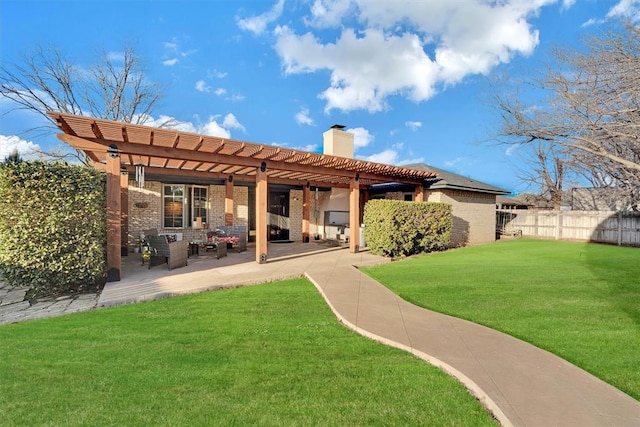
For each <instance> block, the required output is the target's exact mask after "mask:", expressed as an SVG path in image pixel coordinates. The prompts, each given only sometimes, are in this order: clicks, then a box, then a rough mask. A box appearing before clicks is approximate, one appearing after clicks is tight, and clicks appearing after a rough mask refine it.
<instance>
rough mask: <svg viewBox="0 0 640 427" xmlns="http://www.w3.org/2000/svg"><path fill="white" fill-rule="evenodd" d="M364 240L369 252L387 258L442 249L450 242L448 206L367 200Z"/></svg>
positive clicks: (449, 210)
mask: <svg viewBox="0 0 640 427" xmlns="http://www.w3.org/2000/svg"><path fill="white" fill-rule="evenodd" d="M364 225H365V228H364V237H365V241H366V242H367V247H368V248H369V250H370V251H371V253H373V254H376V255H384V256H388V257H399V256H409V255H414V254H417V253H423V252H433V251H438V250H444V249H446V248H447V246H448V245H449V243H450V241H451V228H452V226H453V214H452V208H451V205H449V204H446V203H433V202H404V201H397V200H369V201H368V202H367V204H366V205H365V208H364Z"/></svg>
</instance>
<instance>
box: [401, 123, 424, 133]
mask: <svg viewBox="0 0 640 427" xmlns="http://www.w3.org/2000/svg"><path fill="white" fill-rule="evenodd" d="M404 125H405V126H406V127H408V128H409V129H411V130H412V131H414V132H415V131H417V130H418V129H420V128H421V127H422V122H412V121H406V122H404Z"/></svg>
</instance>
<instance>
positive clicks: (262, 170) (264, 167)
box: [260, 162, 267, 172]
mask: <svg viewBox="0 0 640 427" xmlns="http://www.w3.org/2000/svg"><path fill="white" fill-rule="evenodd" d="M266 170H267V162H262V163H261V164H260V172H264V171H266Z"/></svg>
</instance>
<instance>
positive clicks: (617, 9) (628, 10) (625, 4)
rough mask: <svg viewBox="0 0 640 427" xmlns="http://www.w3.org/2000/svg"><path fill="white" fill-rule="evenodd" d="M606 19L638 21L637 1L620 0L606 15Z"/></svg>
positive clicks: (639, 13)
mask: <svg viewBox="0 0 640 427" xmlns="http://www.w3.org/2000/svg"><path fill="white" fill-rule="evenodd" d="M607 18H628V19H632V20H634V21H639V20H640V1H639V0H620V1H619V2H618V3H617V4H616V5H615V6H613V7H612V8H611V9H610V10H609V12H608V13H607Z"/></svg>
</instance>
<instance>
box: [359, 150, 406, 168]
mask: <svg viewBox="0 0 640 427" xmlns="http://www.w3.org/2000/svg"><path fill="white" fill-rule="evenodd" d="M362 159H363V160H366V161H369V162H376V163H384V164H385V165H395V164H397V162H398V152H397V151H396V150H392V149H389V150H384V151H383V152H381V153H377V154H372V155H371V156H365V157H362Z"/></svg>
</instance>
